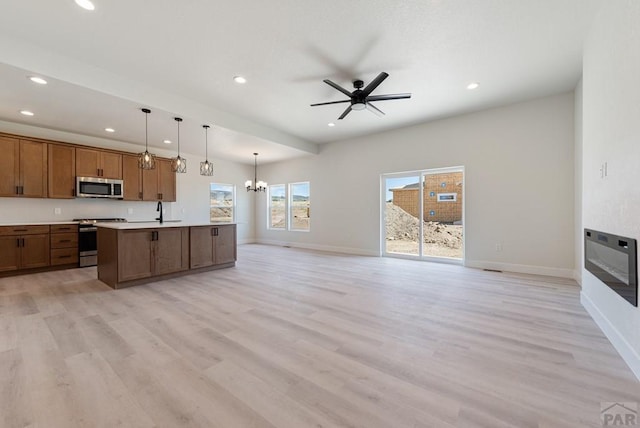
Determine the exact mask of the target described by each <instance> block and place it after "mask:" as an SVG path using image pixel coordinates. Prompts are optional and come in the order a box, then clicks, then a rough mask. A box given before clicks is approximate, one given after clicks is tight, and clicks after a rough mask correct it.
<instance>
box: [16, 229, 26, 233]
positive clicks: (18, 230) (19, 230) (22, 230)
mask: <svg viewBox="0 0 640 428" xmlns="http://www.w3.org/2000/svg"><path fill="white" fill-rule="evenodd" d="M13 231H14V232H28V231H29V229H13Z"/></svg>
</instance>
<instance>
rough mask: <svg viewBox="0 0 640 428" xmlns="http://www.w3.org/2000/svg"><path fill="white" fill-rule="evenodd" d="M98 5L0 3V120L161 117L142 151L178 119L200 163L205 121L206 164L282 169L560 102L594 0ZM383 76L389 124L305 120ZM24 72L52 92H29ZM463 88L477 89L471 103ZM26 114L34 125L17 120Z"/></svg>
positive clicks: (61, 122) (319, 117)
mask: <svg viewBox="0 0 640 428" xmlns="http://www.w3.org/2000/svg"><path fill="white" fill-rule="evenodd" d="M94 3H95V5H96V10H95V11H93V12H88V11H85V10H83V9H81V8H79V7H78V6H76V4H75V3H74V1H73V0H61V1H51V0H21V1H6V2H2V3H1V4H0V63H1V64H3V65H2V66H1V67H0V79H1V82H0V91H1V93H0V99H1V101H0V103H1V104H0V119H1V120H5V121H10V122H24V123H30V124H33V125H36V126H44V127H49V128H54V129H59V130H65V131H70V132H75V133H80V134H83V135H91V136H99V137H104V138H113V139H119V140H123V141H128V142H133V143H138V144H139V143H144V128H143V118H142V117H140V116H142V113H140V112H139V111H138V110H137V109H139V108H140V107H143V106H145V107H150V108H151V109H152V110H157V111H158V112H159V114H157V115H155V116H154V118H157V119H155V120H156V123H155V124H154V127H153V128H152V127H151V126H150V130H151V129H154V131H153V132H155V134H154V136H153V144H162V143H159V142H158V141H160V139H164V138H167V137H166V136H164V135H172V134H171V133H172V130H173V134H175V131H174V128H175V123H173V121H172V119H171V118H172V117H173V116H174V115H180V116H183V117H184V118H185V121H184V122H183V127H182V132H183V135H184V138H183V141H184V146H183V147H184V148H183V150H187V151H190V152H194V153H199V152H201V151H203V145H204V143H203V141H202V128H201V127H200V126H201V125H202V124H203V123H210V124H212V125H214V126H217V127H219V132H218V135H216V137H215V138H216V140H214V142H213V143H212V147H214V151H217V152H216V154H217V155H218V156H220V157H222V158H227V159H234V160H245V161H246V162H247V163H250V162H252V160H253V159H252V155H251V153H252V152H253V151H261V152H263V153H264V154H265V156H269V154H271V156H270V157H268V158H265V160H278V159H285V158H288V157H292V156H299V155H303V154H308V153H314V152H316V151H317V146H316V144H315V143H323V142H328V141H335V140H341V139H345V138H349V137H353V136H357V135H364V134H368V133H374V132H380V131H383V130H387V129H392V128H397V127H402V126H406V125H409V124H414V123H420V122H424V121H428V120H433V119H436V118H439V117H444V116H450V115H455V114H460V113H464V112H469V111H474V110H479V109H483V108H487V107H491V106H496V105H503V104H508V103H512V102H517V101H521V100H525V99H530V98H534V97H539V96H545V95H549V94H553V93H559V92H563V91H569V90H571V89H573V88H574V87H575V84H576V82H577V80H578V79H579V77H580V73H581V63H582V43H583V38H584V36H585V34H586V32H587V29H588V27H589V24H590V22H591V20H592V19H593V17H594V14H595V13H596V10H597V8H598V7H599V6H600V5H601V4H602V1H601V0H538V1H533V0H451V1H445V0H430V1H428V0H403V1H388V0H366V1H365V0H350V1H348V2H345V1H338V0H325V1H322V2H319V1H309V0H279V1H278V2H265V1H255V0H236V1H233V2H229V1H214V0H189V1H186V2H176V1H175V0H109V1H107V0H94ZM381 71H386V72H387V73H389V74H390V77H389V78H388V79H387V80H386V81H385V82H383V83H382V85H380V87H379V88H378V89H377V90H376V91H375V92H374V94H384V93H397V92H411V93H412V94H413V97H412V98H411V99H409V100H398V101H384V102H379V103H377V104H376V105H377V107H379V108H380V109H382V110H383V111H384V112H385V113H386V116H384V117H377V116H375V115H373V114H371V113H370V112H367V111H361V112H352V113H351V114H350V115H349V116H347V118H346V119H345V120H342V121H337V120H336V119H337V117H338V116H339V115H340V113H341V112H342V110H344V108H345V105H344V104H338V105H333V106H321V107H310V106H309V104H311V103H315V102H324V101H333V100H339V99H342V98H343V96H342V95H341V94H340V93H339V92H337V91H335V90H334V89H332V88H330V87H329V86H327V85H325V84H324V83H323V82H322V80H323V79H326V78H328V79H331V80H333V81H335V82H336V83H338V84H340V85H342V86H344V87H346V88H348V89H350V88H352V84H351V82H352V80H354V79H356V78H359V79H362V80H364V81H365V84H366V83H367V82H368V81H370V80H371V79H373V78H374V77H375V76H376V75H378V73H379V72H381ZM33 73H36V74H41V75H44V76H46V77H49V78H50V79H51V80H52V82H51V83H50V84H49V85H46V86H45V87H34V85H33V84H32V83H31V82H29V81H28V80H26V77H25V75H26V74H33ZM235 75H243V76H245V77H246V78H247V79H248V83H247V84H245V85H237V84H235V83H234V82H233V81H232V78H233V76H235ZM472 81H478V82H480V87H479V88H478V89H477V90H475V91H468V90H467V89H466V85H467V84H468V83H469V82H472ZM27 107H28V108H32V109H34V110H37V114H36V116H34V117H33V118H25V117H22V116H20V115H19V113H18V111H19V110H20V109H22V108H27ZM329 122H335V123H336V126H335V127H333V128H329V127H328V126H327V123H329ZM150 123H151V122H150ZM106 126H112V127H114V128H116V129H117V131H118V132H117V134H114V135H105V133H104V131H103V129H104V127H106ZM150 141H151V140H150ZM216 142H217V143H218V144H219V145H218V146H215V144H216ZM274 143H275V144H274Z"/></svg>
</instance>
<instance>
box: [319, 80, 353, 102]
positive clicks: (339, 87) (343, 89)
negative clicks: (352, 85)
mask: <svg viewBox="0 0 640 428" xmlns="http://www.w3.org/2000/svg"><path fill="white" fill-rule="evenodd" d="M323 82H324V83H326V84H327V85H329V86H331V87H332V88H333V89H337V90H338V91H340V92H342V93H343V94H345V95H346V96H348V97H349V98H351V92H349V91H347V90H346V89H345V88H343V87H342V86H340V85H338V84H337V83H333V82H332V81H331V80H329V79H324V80H323Z"/></svg>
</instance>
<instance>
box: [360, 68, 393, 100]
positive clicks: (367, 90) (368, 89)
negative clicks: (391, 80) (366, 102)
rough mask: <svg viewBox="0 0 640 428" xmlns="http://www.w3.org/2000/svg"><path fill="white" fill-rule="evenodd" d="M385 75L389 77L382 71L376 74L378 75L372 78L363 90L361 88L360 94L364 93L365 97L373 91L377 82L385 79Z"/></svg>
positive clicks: (379, 82)
mask: <svg viewBox="0 0 640 428" xmlns="http://www.w3.org/2000/svg"><path fill="white" fill-rule="evenodd" d="M387 77H389V75H388V74H387V73H385V72H384V71H383V72H382V73H380V74H378V77H376V78H375V79H373V80H372V81H371V82H370V83H369V84H368V85H367V86H366V87H365V88H364V89H363V90H362V95H364V96H365V97H366V96H367V95H369V94H370V93H371V92H373V90H374V89H375V88H377V87H378V85H379V84H381V83H382V82H383V81H384V79H386V78H387Z"/></svg>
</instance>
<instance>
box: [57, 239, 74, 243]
mask: <svg viewBox="0 0 640 428" xmlns="http://www.w3.org/2000/svg"><path fill="white" fill-rule="evenodd" d="M58 242H60V243H63V242H71V239H61V240H60V241H58Z"/></svg>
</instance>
